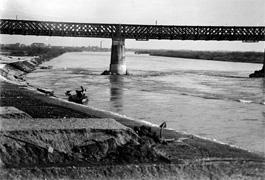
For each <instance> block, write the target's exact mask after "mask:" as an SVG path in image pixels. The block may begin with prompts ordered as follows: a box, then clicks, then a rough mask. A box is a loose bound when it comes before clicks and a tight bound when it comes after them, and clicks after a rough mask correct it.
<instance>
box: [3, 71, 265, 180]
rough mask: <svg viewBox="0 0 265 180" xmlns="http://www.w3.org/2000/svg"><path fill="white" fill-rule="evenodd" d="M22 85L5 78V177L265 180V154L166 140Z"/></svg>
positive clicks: (168, 136) (171, 133) (136, 124)
mask: <svg viewBox="0 0 265 180" xmlns="http://www.w3.org/2000/svg"><path fill="white" fill-rule="evenodd" d="M5 70H6V69H5ZM10 71H11V70H10ZM10 71H9V72H7V74H8V75H9V76H10ZM14 79H16V78H14ZM19 81H20V82H19ZM19 81H17V82H16V83H14V81H10V78H8V76H6V77H4V78H2V79H1V81H0V86H1V91H0V97H1V100H0V106H1V107H2V109H4V110H2V112H1V114H0V115H1V120H0V125H1V126H0V158H1V161H0V164H1V169H0V179H264V178H265V175H264V174H265V158H264V157H263V156H260V155H258V154H255V153H252V152H249V151H247V150H243V149H240V148H237V147H232V146H229V145H226V144H222V143H218V142H215V141H212V140H208V139H204V138H201V137H197V136H195V135H190V134H185V133H180V132H176V131H175V130H170V129H164V131H163V134H162V138H160V136H159V134H160V128H159V127H158V126H156V125H152V124H150V123H148V122H145V121H140V120H136V119H133V118H129V117H126V116H123V115H120V114H117V113H113V112H108V111H104V110H100V109H96V108H94V107H90V106H84V105H79V104H75V103H71V102H68V101H65V100H62V99H59V98H57V97H55V96H51V95H49V94H46V93H43V92H40V91H38V90H37V88H35V87H32V86H28V85H27V83H26V82H23V81H22V80H19ZM21 82H22V83H21ZM10 107H12V108H10ZM16 109H17V110H16ZM9 110H10V111H9ZM12 111H14V112H16V115H14V114H15V113H14V114H12V113H11V114H10V112H12ZM19 113H20V115H18V114H19ZM165 121H166V119H165ZM167 140H169V141H167Z"/></svg>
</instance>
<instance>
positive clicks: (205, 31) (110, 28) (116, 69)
mask: <svg viewBox="0 0 265 180" xmlns="http://www.w3.org/2000/svg"><path fill="white" fill-rule="evenodd" d="M0 33H1V34H16V35H37V36H65V37H95V38H112V52H111V65H110V72H111V73H116V74H125V73H126V65H125V56H124V45H125V41H124V40H125V39H136V40H149V39H158V40H162V39H164V40H206V41H207V40H211V41H212V40H216V41H244V42H258V41H265V26H173V25H137V24H100V23H75V22H52V21H29V20H12V19H0Z"/></svg>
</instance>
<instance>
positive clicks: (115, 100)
mask: <svg viewBox="0 0 265 180" xmlns="http://www.w3.org/2000/svg"><path fill="white" fill-rule="evenodd" d="M109 82H110V103H111V104H112V105H113V107H114V111H115V112H118V113H122V111H123V83H124V82H123V77H122V76H118V75H111V76H109Z"/></svg>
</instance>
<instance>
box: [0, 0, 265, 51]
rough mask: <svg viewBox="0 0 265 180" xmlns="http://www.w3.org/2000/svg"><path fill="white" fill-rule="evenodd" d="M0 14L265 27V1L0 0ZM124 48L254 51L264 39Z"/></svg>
mask: <svg viewBox="0 0 265 180" xmlns="http://www.w3.org/2000/svg"><path fill="white" fill-rule="evenodd" d="M0 13H1V14H0V16H1V18H12V19H15V18H16V16H17V17H18V19H32V20H49V21H72V22H86V23H132V24H155V21H157V22H158V24H172V25H233V26H234V25H235V26H236V25H248V26H249V25H250V26H257V25H262V26H264V25H265V0H0ZM0 38H1V42H2V43H14V42H20V43H26V44H29V43H32V42H45V43H49V44H54V45H74V46H76V45H79V46H83V45H84V46H87V45H99V42H100V41H103V46H105V47H109V46H110V44H111V41H110V40H109V39H93V38H65V37H64V38H62V37H60V38H59V37H57V38H55V37H52V38H49V37H34V36H15V35H13V36H10V35H0ZM126 47H129V48H130V47H131V48H137V47H141V48H163V49H207V50H256V51H263V49H264V48H265V43H264V42H260V43H247V44H246V43H242V42H214V41H211V42H205V41H158V40H152V41H148V42H137V41H135V40H126Z"/></svg>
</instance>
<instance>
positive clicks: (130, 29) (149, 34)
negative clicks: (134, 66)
mask: <svg viewBox="0 0 265 180" xmlns="http://www.w3.org/2000/svg"><path fill="white" fill-rule="evenodd" d="M0 33H1V34H17V35H37V36H66V37H98V38H115V37H120V38H123V39H136V40H149V39H161V40H162V39H165V40H217V41H251V42H256V41H265V27H264V26H169V25H137V24H99V23H73V22H52V21H29V20H11V19H0Z"/></svg>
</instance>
